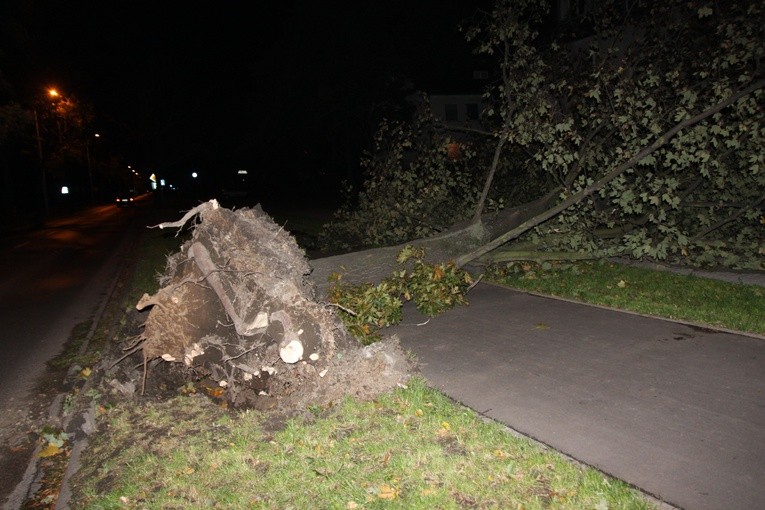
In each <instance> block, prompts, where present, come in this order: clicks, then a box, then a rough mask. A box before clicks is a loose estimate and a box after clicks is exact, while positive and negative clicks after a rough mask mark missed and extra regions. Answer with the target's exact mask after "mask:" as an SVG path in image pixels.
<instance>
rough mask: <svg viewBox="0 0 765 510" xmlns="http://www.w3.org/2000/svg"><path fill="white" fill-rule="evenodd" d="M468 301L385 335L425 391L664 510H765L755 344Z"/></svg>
mask: <svg viewBox="0 0 765 510" xmlns="http://www.w3.org/2000/svg"><path fill="white" fill-rule="evenodd" d="M468 298H469V301H470V305H469V306H467V307H459V308H456V309H454V310H452V311H450V312H448V313H446V314H443V315H442V316H439V317H436V318H433V319H431V320H430V321H429V322H428V323H427V324H426V325H422V326H418V325H417V324H418V323H422V322H423V321H424V318H423V317H422V316H420V315H419V314H418V313H417V312H416V310H414V308H413V307H412V306H409V305H407V307H406V310H405V318H404V321H403V323H402V324H401V325H399V326H396V327H394V328H389V329H387V330H385V332H386V333H389V334H396V335H398V336H399V338H400V339H401V343H402V345H403V346H404V347H405V348H406V349H409V350H411V351H412V352H413V353H414V354H415V355H416V356H417V357H418V359H419V361H420V363H421V372H422V375H423V376H424V377H425V378H426V379H427V380H428V381H429V382H430V383H431V384H432V385H433V386H434V387H436V388H438V389H440V390H441V391H443V392H444V393H445V394H447V395H449V396H450V397H452V398H453V399H455V400H457V401H459V402H461V403H463V404H465V405H466V406H468V407H470V408H472V409H474V410H475V411H477V412H479V413H481V414H483V415H485V416H487V417H490V418H492V419H494V420H497V421H499V422H501V423H503V424H506V425H507V426H509V427H510V428H512V429H514V430H516V431H518V432H520V433H521V434H524V435H527V436H530V437H532V438H534V439H536V440H538V441H541V442H542V443H545V444H547V445H549V446H550V447H552V448H554V449H556V450H558V451H560V452H562V453H565V454H567V455H569V456H571V457H573V458H574V459H576V460H579V461H581V462H583V463H586V464H589V465H591V466H594V467H596V468H598V469H600V470H601V471H603V472H605V473H608V474H610V475H613V476H615V477H617V478H619V479H622V480H624V481H626V482H629V483H631V484H633V485H634V486H636V487H637V488H639V489H641V490H642V491H644V492H646V493H648V494H649V495H652V496H654V497H655V498H658V499H659V500H661V501H663V502H666V503H669V504H670V505H672V506H675V507H679V508H683V509H687V510H705V509H714V510H720V509H759V508H765V338H762V337H756V336H745V335H738V334H732V333H729V332H724V331H717V330H712V329H708V328H701V327H697V326H692V325H686V324H681V323H677V322H672V321H667V320H662V319H655V318H649V317H644V316H640V315H636V314H631V313H626V312H619V311H614V310H610V309H605V308H601V307H596V306H589V305H583V304H577V303H572V302H569V301H565V300H559V299H553V298H545V297H540V296H535V295H531V294H526V293H522V292H517V291H513V290H509V289H506V288H503V287H499V286H494V285H490V284H483V283H481V284H479V285H477V286H476V287H475V288H474V289H472V290H471V291H470V294H469V295H468ZM752 313H763V312H762V310H752Z"/></svg>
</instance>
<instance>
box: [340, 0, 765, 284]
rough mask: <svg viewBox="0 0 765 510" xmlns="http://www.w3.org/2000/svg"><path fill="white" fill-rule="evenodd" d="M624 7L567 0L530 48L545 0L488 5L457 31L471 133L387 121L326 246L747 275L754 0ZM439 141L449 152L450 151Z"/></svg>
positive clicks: (757, 194) (759, 182) (755, 146)
mask: <svg viewBox="0 0 765 510" xmlns="http://www.w3.org/2000/svg"><path fill="white" fill-rule="evenodd" d="M631 5H632V7H631V8H630V9H628V10H627V12H625V11H624V9H623V5H622V3H621V2H614V1H612V0H607V1H604V2H600V3H596V4H591V5H590V4H588V5H580V6H579V7H581V9H577V10H578V11H579V15H578V16H576V17H572V19H569V20H568V21H567V23H568V24H567V25H566V26H565V30H563V29H561V33H560V34H559V37H558V38H553V39H548V38H547V37H546V38H545V39H547V40H546V41H540V40H539V39H538V38H537V30H539V29H540V27H542V26H544V25H543V24H544V22H545V20H546V19H547V17H546V16H547V13H548V12H549V2H545V1H544V0H522V1H515V0H496V2H495V6H494V9H493V10H491V11H482V12H481V13H480V14H479V15H478V16H477V17H476V19H477V21H478V22H477V23H476V24H475V25H474V26H471V27H468V29H467V30H466V34H467V38H468V40H469V41H471V42H474V43H476V51H477V52H478V53H481V54H484V55H485V56H486V57H487V58H488V59H495V61H496V69H495V70H494V74H495V75H496V76H497V77H498V78H499V79H496V80H494V82H493V84H492V85H491V86H489V87H488V88H487V90H486V92H485V94H484V98H485V112H484V115H483V116H482V119H481V120H482V124H483V127H482V128H481V129H477V128H475V127H464V128H460V127H455V126H454V125H449V126H445V125H441V126H440V127H439V126H438V125H434V124H433V123H432V122H428V123H423V122H422V121H421V120H419V119H415V120H413V121H412V122H411V123H410V127H409V128H401V127H396V128H390V127H388V128H387V131H386V132H388V133H393V134H394V135H395V136H388V138H387V139H386V141H387V143H378V144H377V147H378V150H377V152H376V153H375V154H373V155H371V156H369V157H368V158H367V161H370V162H371V164H370V165H369V166H368V167H367V171H368V173H367V180H366V182H365V185H364V188H363V189H362V190H361V191H360V195H359V197H360V198H359V201H358V205H359V208H358V210H357V211H355V212H353V213H350V214H348V213H346V211H342V210H341V212H342V213H344V214H342V215H340V216H339V217H338V220H339V221H338V222H336V224H334V225H332V226H331V227H332V228H331V229H330V234H331V236H330V237H331V238H337V239H343V234H346V233H347V234H349V235H348V236H347V238H348V239H352V240H353V239H357V238H362V241H363V242H364V243H366V246H380V245H383V244H396V243H399V244H398V246H402V245H405V244H417V245H420V246H423V247H424V248H425V249H426V251H428V247H429V245H430V244H431V243H442V241H443V240H444V239H445V238H446V237H448V238H450V239H453V240H456V241H457V242H458V243H461V245H455V246H453V247H452V249H451V250H449V249H442V250H441V251H440V253H443V254H448V253H449V252H450V251H451V253H455V252H456V254H455V255H454V260H456V262H457V265H458V266H464V265H466V264H469V263H471V262H475V261H482V260H486V259H485V258H483V257H485V256H486V255H487V254H488V253H490V252H491V251H493V250H495V249H498V248H500V247H502V249H503V250H508V251H516V252H517V251H521V250H522V251H529V252H531V251H532V250H528V249H527V248H526V247H527V246H528V245H529V244H530V243H531V244H533V245H534V246H535V247H536V250H533V251H544V252H547V253H559V254H563V256H565V257H571V256H572V255H571V254H572V253H573V252H578V253H582V254H590V255H594V256H596V257H602V258H605V257H611V256H617V255H618V256H622V255H624V256H629V257H632V258H635V259H647V260H656V261H665V262H669V263H674V264H685V265H690V266H696V267H703V266H724V267H730V268H760V269H761V268H762V267H763V265H762V264H763V263H762V255H763V254H765V248H763V230H762V221H763V220H762V218H763V204H764V203H765V195H763V193H762V190H763V189H765V171H763V170H764V169H765V158H764V157H763V154H762V145H763V143H765V130H763V129H762V117H763V108H764V106H763V104H764V103H763V100H764V99H765V80H764V79H763V72H762V65H761V62H762V59H763V58H765V47H764V46H763V43H762V41H763V40H765V28H764V27H765V25H763V24H762V23H761V20H762V16H763V15H764V14H765V11H763V8H762V4H761V3H760V2H754V1H746V2H736V3H729V4H721V3H718V4H715V5H714V6H711V5H710V4H706V3H702V2H685V1H682V0H670V1H668V2H662V3H658V4H657V3H643V2H634V3H631ZM547 28H548V29H549V26H548V27H547ZM548 35H552V34H548ZM415 128H416V129H415ZM402 133H411V134H410V136H409V137H408V138H405V137H402V136H401V134H402ZM455 137H461V138H459V142H458V143H459V144H460V145H461V146H462V147H463V149H464V150H463V151H462V153H463V154H465V155H466V156H465V158H464V159H460V158H457V159H456V160H453V158H451V157H450V156H449V154H450V153H449V150H448V147H451V146H452V145H454V143H453V140H454V138H455ZM391 145H392V146H393V147H394V148H393V149H391ZM412 152H414V153H415V154H414V155H413V154H412ZM466 169H467V170H468V171H469V170H471V169H472V171H473V180H472V181H470V180H468V179H466V178H465V177H464V176H465V172H466ZM455 173H456V174H457V175H459V176H460V179H459V180H455V179H452V178H451V177H452V176H453V175H455ZM402 190H403V191H406V192H407V193H403V192H402ZM433 197H437V198H438V201H434V200H433ZM453 197H456V198H453ZM468 204H470V206H468ZM497 204H500V205H502V204H504V205H505V206H506V207H505V209H504V210H499V211H497ZM403 213H405V214H403ZM423 213H427V214H423ZM423 217H438V218H453V219H456V220H461V221H462V223H461V224H459V223H458V224H457V225H454V226H451V227H450V226H449V225H444V224H443V221H440V222H439V221H433V222H426V221H422V218H423ZM470 219H472V220H473V223H472V224H471V223H470ZM452 223H455V222H452ZM476 225H480V226H479V227H476ZM426 227H427V228H426ZM423 232H424V233H425V235H423ZM460 232H461V233H462V234H465V235H467V234H473V236H472V237H467V238H466V237H465V235H461V234H460ZM603 232H606V233H607V235H605V236H604V235H601V233H603ZM614 232H619V233H620V234H619V235H613V233H614ZM397 234H398V236H396V235H397ZM466 239H467V242H465V241H466ZM515 244H519V245H523V246H524V248H520V247H515V246H513V245H515ZM434 253H435V252H434ZM550 256H552V255H542V256H541V257H550ZM529 257H530V258H532V259H535V258H539V257H540V256H539V255H537V254H536V253H529ZM436 261H437V260H432V261H431V262H436ZM348 272H349V273H350V274H354V273H359V272H360V271H359V270H358V269H357V268H353V267H350V268H348Z"/></svg>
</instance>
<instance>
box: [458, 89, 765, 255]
mask: <svg viewBox="0 0 765 510" xmlns="http://www.w3.org/2000/svg"><path fill="white" fill-rule="evenodd" d="M763 86H765V80H759V81H757V82H755V83H753V84H751V85H749V86H748V87H746V88H745V89H742V90H739V91H738V92H736V93H734V94H732V95H731V96H730V97H728V98H727V99H725V100H724V101H722V102H720V103H718V104H716V105H715V106H713V107H711V108H709V109H707V110H704V111H703V112H701V113H699V114H698V115H696V116H695V117H691V118H689V119H686V120H684V121H682V122H680V123H679V124H676V125H675V126H673V127H672V128H670V129H669V130H668V131H666V132H665V133H664V134H663V135H661V136H660V137H659V138H657V139H656V141H654V142H653V143H652V144H651V145H649V146H648V147H646V148H644V149H643V150H641V151H640V152H638V153H637V154H635V155H634V156H633V157H631V158H630V159H629V160H627V161H625V162H624V163H622V164H621V165H619V166H618V167H616V168H614V169H613V170H611V171H610V172H609V173H607V174H606V175H604V176H603V177H602V178H600V179H598V180H597V181H595V182H594V183H592V184H590V185H589V186H587V187H585V188H583V189H582V190H581V191H579V192H578V193H575V194H573V195H571V196H569V197H568V198H566V199H565V200H563V201H562V202H561V203H560V204H558V205H557V206H555V207H553V208H551V209H548V210H547V211H545V212H543V213H542V214H539V215H537V216H535V217H533V218H531V219H530V220H528V221H526V222H524V223H523V224H521V225H519V226H518V227H516V228H514V229H512V230H510V231H509V232H506V233H504V234H502V235H501V236H499V237H497V238H496V239H494V240H492V241H491V242H489V243H487V244H485V245H483V246H481V247H480V248H477V249H476V250H473V251H472V252H470V253H468V254H466V255H463V256H461V257H459V258H458V259H457V261H456V264H457V266H458V267H462V266H464V265H465V264H467V263H468V262H470V261H472V260H475V259H477V258H478V257H481V256H482V255H485V254H486V253H488V252H490V251H492V250H493V249H495V248H497V247H499V246H501V245H503V244H505V243H506V242H508V241H510V240H512V239H515V238H516V237H518V236H520V235H521V234H523V233H524V232H527V231H528V230H531V229H532V228H534V227H536V226H537V225H540V224H542V223H544V222H545V221H547V220H549V219H550V218H552V217H554V216H556V215H558V214H560V213H561V212H562V211H564V210H566V209H568V208H569V207H571V206H572V205H575V204H578V203H579V202H581V201H582V200H584V199H585V198H587V197H588V196H590V195H592V194H593V193H594V192H596V191H598V190H600V189H601V188H602V187H603V186H605V185H606V184H608V183H609V182H611V181H613V180H614V179H616V178H617V177H619V176H620V175H621V174H623V173H624V172H626V171H627V170H629V169H630V168H632V167H633V166H635V165H636V164H637V163H638V162H639V161H641V160H642V159H643V158H645V157H646V156H649V155H650V154H652V153H653V152H655V151H656V150H658V149H660V148H661V147H663V146H664V145H665V144H666V143H667V142H669V140H670V139H671V138H672V137H674V136H675V135H676V134H678V133H679V132H680V131H682V130H683V129H685V128H688V127H690V126H694V125H696V124H698V123H699V122H701V121H702V120H704V119H706V118H707V117H710V116H712V115H714V114H715V113H717V112H719V111H721V110H723V109H725V108H727V107H728V106H730V105H731V104H733V103H735V102H736V101H738V100H739V99H741V98H742V97H744V96H746V95H748V94H751V93H752V92H754V91H755V90H757V89H760V88H762V87H763Z"/></svg>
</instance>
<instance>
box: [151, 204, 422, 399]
mask: <svg viewBox="0 0 765 510" xmlns="http://www.w3.org/2000/svg"><path fill="white" fill-rule="evenodd" d="M197 218H198V222H197V223H196V224H195V225H194V229H193V233H192V237H191V239H190V240H189V241H187V242H186V243H185V244H184V245H183V246H182V247H181V250H180V251H179V252H178V253H176V254H174V255H172V256H170V257H169V258H168V261H167V268H166V272H165V274H164V276H163V278H162V280H161V282H160V283H161V287H162V288H161V289H160V290H159V291H158V292H157V293H156V294H154V295H153V296H149V295H148V294H144V296H143V297H142V298H141V300H140V301H139V303H138V304H137V308H138V309H139V310H141V309H144V308H146V307H149V306H152V308H151V310H150V312H149V315H148V317H147V319H146V322H145V324H144V326H143V332H142V334H141V336H140V339H141V343H140V348H141V350H142V352H143V356H144V361H145V362H146V361H147V360H153V359H157V358H161V359H163V360H164V361H165V362H169V363H178V364H183V365H184V366H186V367H187V368H188V370H189V371H190V372H193V373H194V374H196V375H202V376H209V377H210V378H212V379H213V380H214V381H216V382H217V384H218V385H219V386H221V387H223V388H225V391H226V395H227V398H228V400H229V401H231V402H232V403H233V404H235V405H247V406H255V407H259V408H273V407H277V406H278V407H281V408H285V407H289V406H299V405H303V404H309V403H321V402H325V401H328V400H333V399H337V398H340V397H341V396H342V395H345V394H355V395H357V396H362V397H363V396H370V395H365V392H367V393H369V392H371V393H372V394H374V393H375V392H376V391H378V390H384V389H387V388H390V387H393V386H395V384H397V383H401V382H403V380H404V379H405V378H406V375H407V373H408V371H409V367H408V366H407V362H406V359H405V356H404V355H403V353H400V352H399V351H398V349H397V344H395V345H393V344H391V345H388V346H377V347H375V348H373V349H370V348H362V346H361V345H360V344H359V343H358V341H357V340H356V339H355V338H353V337H352V336H351V335H350V334H348V332H347V331H346V329H345V327H344V326H343V324H342V323H341V322H340V320H339V319H338V317H337V316H336V315H335V312H334V309H333V308H332V307H331V306H329V305H327V304H323V303H320V302H318V301H317V300H316V299H315V291H314V285H313V283H312V281H311V280H310V279H309V277H308V275H309V273H310V272H311V267H310V266H309V265H308V262H307V260H306V258H305V254H304V252H303V250H302V249H301V248H299V247H298V245H297V243H296V242H295V240H294V238H293V237H292V236H291V235H290V234H289V233H288V232H286V231H285V230H284V229H282V228H280V227H279V226H278V225H277V224H276V223H274V222H273V221H272V220H271V218H270V217H269V216H268V215H267V214H265V213H264V212H263V211H262V210H261V209H260V208H259V207H255V208H252V209H249V208H247V209H240V210H237V211H232V210H229V209H225V208H222V207H219V206H218V203H217V202H216V201H215V200H211V201H209V202H206V203H203V204H201V205H199V206H197V207H195V208H194V209H192V210H191V211H189V212H188V213H187V214H186V215H185V216H184V217H183V218H182V219H181V220H180V221H178V222H173V223H163V224H161V225H158V226H159V227H160V228H168V227H177V228H180V227H183V226H184V225H185V224H186V223H187V222H188V221H190V220H191V219H197ZM370 376H371V377H374V378H375V380H374V381H373V382H371V383H367V384H364V380H365V378H366V377H370Z"/></svg>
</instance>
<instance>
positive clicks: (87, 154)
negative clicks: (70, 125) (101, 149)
mask: <svg viewBox="0 0 765 510" xmlns="http://www.w3.org/2000/svg"><path fill="white" fill-rule="evenodd" d="M100 137H101V135H100V134H98V133H94V134H93V138H100ZM85 164H86V165H87V167H88V186H89V188H90V203H91V204H93V203H95V193H94V191H93V167H92V165H91V163H90V138H87V139H86V140H85Z"/></svg>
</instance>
